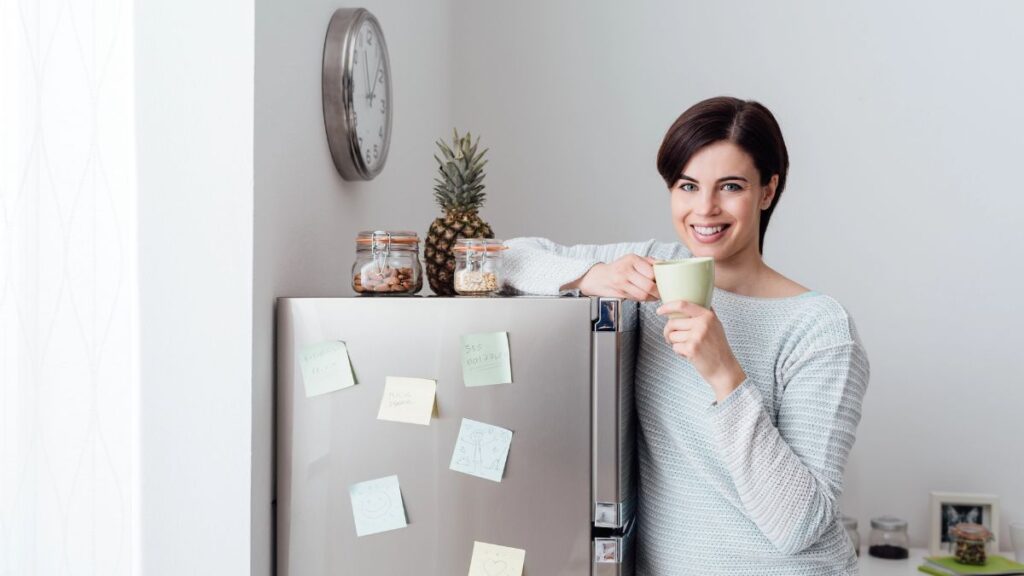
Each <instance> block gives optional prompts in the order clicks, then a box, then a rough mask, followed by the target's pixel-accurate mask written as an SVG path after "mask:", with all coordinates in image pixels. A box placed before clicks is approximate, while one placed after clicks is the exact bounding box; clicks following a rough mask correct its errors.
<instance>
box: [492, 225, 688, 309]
mask: <svg viewBox="0 0 1024 576" xmlns="http://www.w3.org/2000/svg"><path fill="white" fill-rule="evenodd" d="M505 246H506V247H507V248H508V249H507V250H506V251H505V254H504V257H503V259H504V266H503V269H504V278H505V279H504V284H505V286H504V287H505V289H506V290H508V291H511V292H520V293H526V294H547V295H556V294H567V293H569V292H570V291H562V290H561V287H562V286H564V285H566V284H568V283H570V282H572V281H574V280H576V279H578V278H581V277H582V276H583V275H584V274H586V273H587V271H589V270H590V269H591V268H593V267H594V265H595V264H599V263H602V262H611V261H613V260H617V259H618V258H621V257H623V256H625V255H626V254H638V255H640V256H650V257H652V258H658V259H669V258H686V257H688V256H689V251H687V249H686V247H685V246H683V245H682V244H678V243H660V242H655V241H654V240H648V241H646V242H623V243H620V244H577V245H575V246H563V245H560V244H556V243H554V242H552V241H551V240H548V239H546V238H513V239H511V240H506V241H505Z"/></svg>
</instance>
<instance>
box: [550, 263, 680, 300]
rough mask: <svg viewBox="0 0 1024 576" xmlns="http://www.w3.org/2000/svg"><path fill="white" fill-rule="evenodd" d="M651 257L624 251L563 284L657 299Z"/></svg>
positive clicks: (603, 293)
mask: <svg viewBox="0 0 1024 576" xmlns="http://www.w3.org/2000/svg"><path fill="white" fill-rule="evenodd" d="M654 262H655V260H654V258H646V257H644V256H638V255H636V254H627V255H625V256H623V257H622V258H619V259H618V260H616V261H614V262H609V263H608V264H597V265H595V266H594V267H593V268H591V269H590V270H589V271H588V272H587V273H586V274H584V275H583V277H582V278H580V279H579V280H577V281H576V282H573V283H572V284H569V285H566V286H564V287H563V288H568V289H574V288H579V289H580V292H581V293H582V294H584V295H586V296H611V297H614V298H626V299H628V300H636V301H637V302H651V301H655V300H660V299H661V295H660V294H658V286H657V285H656V284H655V283H654V266H653V264H654Z"/></svg>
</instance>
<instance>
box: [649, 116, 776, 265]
mask: <svg viewBox="0 0 1024 576" xmlns="http://www.w3.org/2000/svg"><path fill="white" fill-rule="evenodd" d="M723 140H725V141H728V142H732V143H733V144H736V145H737V146H739V147H740V148H742V149H743V150H745V151H746V152H747V154H750V157H751V158H753V159H754V166H756V167H757V171H758V172H759V173H760V174H761V185H762V186H764V185H766V184H768V182H769V181H770V180H771V178H772V176H773V175H776V174H778V176H779V183H778V186H776V188H775V198H773V199H772V203H771V205H770V206H769V207H768V208H767V209H765V210H764V211H763V212H762V214H761V230H760V236H759V237H758V245H757V246H758V250H759V251H760V252H762V253H763V252H764V233H765V231H766V230H767V229H768V220H769V219H771V217H772V212H773V211H774V210H775V206H776V205H777V204H778V203H779V198H781V197H782V191H783V190H784V189H785V188H786V173H787V172H789V152H787V151H786V141H785V140H783V139H782V130H781V129H780V128H779V123H778V122H776V121H775V116H772V113H771V112H770V111H769V110H768V109H767V108H765V107H764V106H763V105H761V104H760V103H759V102H754V101H753V100H740V99H739V98H732V97H728V96H718V97H715V98H708V99H707V100H704V101H702V102H698V103H697V104H694V105H693V106H691V107H690V108H689V109H688V110H687V111H686V112H683V113H682V114H681V115H680V116H679V118H677V119H676V121H675V122H674V123H673V124H672V126H671V127H670V128H669V129H668V132H667V133H666V134H665V139H664V140H662V141H661V148H660V149H659V150H658V173H660V174H661V177H662V178H664V179H665V184H667V185H668V187H669V188H670V189H671V188H672V186H673V185H675V183H676V181H677V180H679V176H680V175H681V174H682V172H683V168H685V167H686V165H687V164H688V163H689V162H690V159H691V158H692V157H693V155H694V154H696V153H697V152H698V151H700V150H701V149H702V148H704V147H705V146H708V145H710V144H714V143H715V142H721V141H723Z"/></svg>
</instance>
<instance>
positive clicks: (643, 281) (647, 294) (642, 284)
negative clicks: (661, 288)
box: [628, 270, 658, 301]
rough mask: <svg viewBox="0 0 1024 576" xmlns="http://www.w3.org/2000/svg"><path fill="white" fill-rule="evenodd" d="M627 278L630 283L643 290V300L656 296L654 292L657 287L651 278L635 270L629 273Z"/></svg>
mask: <svg viewBox="0 0 1024 576" xmlns="http://www.w3.org/2000/svg"><path fill="white" fill-rule="evenodd" d="M628 279H629V283H630V284H632V285H633V286H635V287H637V288H638V289H639V290H640V291H641V292H643V294H644V297H643V300H645V301H646V300H653V299H655V298H656V296H657V295H656V292H657V290H658V289H657V286H656V285H655V284H654V281H653V280H651V279H650V278H648V277H646V276H644V275H643V274H642V273H640V272H639V271H636V270H634V271H633V272H632V273H630V274H629V276H628Z"/></svg>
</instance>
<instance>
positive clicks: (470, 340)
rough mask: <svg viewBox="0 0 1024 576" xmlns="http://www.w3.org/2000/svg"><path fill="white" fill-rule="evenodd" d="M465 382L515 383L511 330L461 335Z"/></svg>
mask: <svg viewBox="0 0 1024 576" xmlns="http://www.w3.org/2000/svg"><path fill="white" fill-rule="evenodd" d="M462 382H463V383H464V384H465V385H466V386H491V385H493V384H511V383H512V360H511V358H510V356H509V351H508V332H488V333H484V334H465V335H463V336H462Z"/></svg>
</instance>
